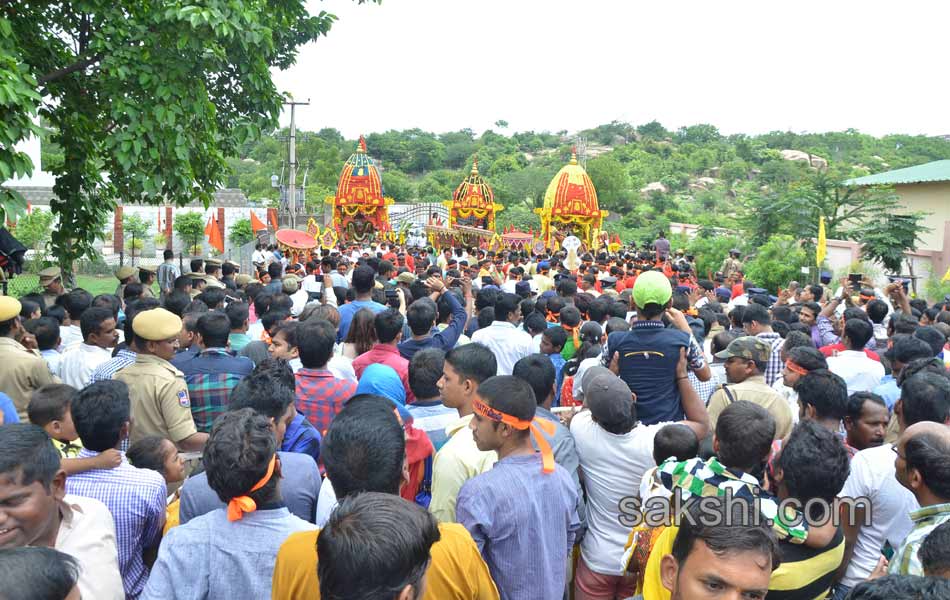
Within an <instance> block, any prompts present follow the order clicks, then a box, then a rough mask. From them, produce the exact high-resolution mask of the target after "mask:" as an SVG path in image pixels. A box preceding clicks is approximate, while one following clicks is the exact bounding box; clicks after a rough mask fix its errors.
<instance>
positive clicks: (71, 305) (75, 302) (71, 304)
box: [63, 288, 92, 321]
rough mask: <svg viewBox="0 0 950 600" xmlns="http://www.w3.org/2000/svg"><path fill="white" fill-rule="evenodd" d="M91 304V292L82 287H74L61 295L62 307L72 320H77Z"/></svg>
mask: <svg viewBox="0 0 950 600" xmlns="http://www.w3.org/2000/svg"><path fill="white" fill-rule="evenodd" d="M91 304H92V294H90V293H89V292H87V291H86V290H84V289H82V288H76V289H74V290H72V291H70V292H68V293H67V294H66V295H65V296H63V308H65V309H66V312H67V313H68V314H69V318H70V319H71V320H73V321H78V320H79V319H80V317H82V313H84V312H85V311H86V309H87V308H89V306H90V305H91Z"/></svg>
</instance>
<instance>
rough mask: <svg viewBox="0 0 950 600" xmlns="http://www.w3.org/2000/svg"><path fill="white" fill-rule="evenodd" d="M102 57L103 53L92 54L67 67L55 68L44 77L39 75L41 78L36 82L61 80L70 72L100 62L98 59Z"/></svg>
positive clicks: (42, 83) (45, 82)
mask: <svg viewBox="0 0 950 600" xmlns="http://www.w3.org/2000/svg"><path fill="white" fill-rule="evenodd" d="M100 58H102V55H101V54H96V55H93V56H90V57H88V58H84V59H83V60H80V61H77V62H74V63H73V64H71V65H69V66H67V67H63V68H62V69H57V70H55V71H52V72H50V73H47V74H46V75H43V76H42V77H39V78H38V79H37V80H36V82H37V83H38V84H39V85H46V84H47V83H51V82H53V81H57V80H59V79H62V78H63V77H66V76H67V75H70V74H72V73H75V72H76V71H82V70H83V69H85V68H86V67H88V66H89V65H91V64H93V63H95V62H98V60H99V59H100Z"/></svg>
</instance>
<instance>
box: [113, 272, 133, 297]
mask: <svg viewBox="0 0 950 600" xmlns="http://www.w3.org/2000/svg"><path fill="white" fill-rule="evenodd" d="M115 278H116V279H118V280H119V285H118V286H116V288H115V295H116V296H118V297H119V299H120V300H121V299H122V294H123V292H125V286H127V285H129V284H130V283H133V282H134V281H135V269H134V268H132V267H130V266H128V265H125V266H124V267H119V268H118V269H116V270H115Z"/></svg>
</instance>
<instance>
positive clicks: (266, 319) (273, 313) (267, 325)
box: [261, 307, 336, 333]
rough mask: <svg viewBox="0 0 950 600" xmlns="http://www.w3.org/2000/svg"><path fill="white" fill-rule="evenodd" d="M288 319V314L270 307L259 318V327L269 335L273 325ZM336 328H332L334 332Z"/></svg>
mask: <svg viewBox="0 0 950 600" xmlns="http://www.w3.org/2000/svg"><path fill="white" fill-rule="evenodd" d="M288 318H290V312H289V311H286V310H282V309H278V308H274V307H271V309H270V311H268V312H267V314H266V315H264V316H262V317H261V325H263V326H264V329H265V330H267V332H268V333H270V331H271V329H272V328H273V327H274V325H277V324H278V323H281V322H283V321H286V320H287V319H288ZM335 329H336V328H335V327H334V330H335Z"/></svg>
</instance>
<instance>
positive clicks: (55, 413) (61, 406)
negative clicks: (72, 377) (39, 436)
mask: <svg viewBox="0 0 950 600" xmlns="http://www.w3.org/2000/svg"><path fill="white" fill-rule="evenodd" d="M75 395H76V388H74V387H73V386H71V385H66V384H65V383H49V384H46V385H44V386H43V387H41V388H39V389H37V390H34V391H33V393H32V394H30V404H29V405H28V406H27V407H26V414H27V417H28V418H29V419H30V423H33V424H34V425H39V426H40V427H46V425H48V424H49V423H51V422H53V421H62V420H63V418H65V416H66V411H67V410H69V407H70V405H71V404H72V401H73V396H75Z"/></svg>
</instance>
